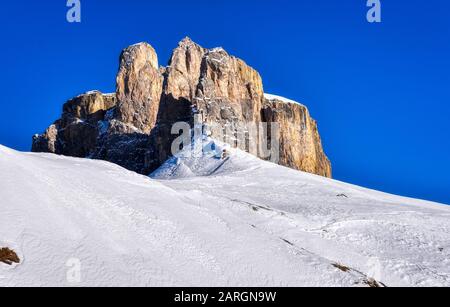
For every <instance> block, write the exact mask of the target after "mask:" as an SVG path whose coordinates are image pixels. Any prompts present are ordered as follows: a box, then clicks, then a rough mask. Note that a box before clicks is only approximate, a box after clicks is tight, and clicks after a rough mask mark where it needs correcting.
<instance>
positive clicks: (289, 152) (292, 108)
mask: <svg viewBox="0 0 450 307" xmlns="http://www.w3.org/2000/svg"><path fill="white" fill-rule="evenodd" d="M261 114H262V120H263V121H264V122H267V123H278V124H279V125H280V132H281V133H280V141H279V142H280V162H279V163H280V164H281V165H284V166H288V167H291V168H294V169H297V170H301V171H305V172H308V173H313V174H317V175H321V176H324V177H331V163H330V161H329V160H328V158H327V156H326V155H325V153H324V151H323V148H322V141H321V139H320V136H319V132H318V128H317V123H316V121H315V120H313V119H312V118H311V116H310V115H309V111H308V109H307V108H306V107H305V106H303V105H301V104H295V103H286V102H283V101H281V100H277V99H270V100H269V99H266V100H265V103H264V106H263V109H262V112H261Z"/></svg>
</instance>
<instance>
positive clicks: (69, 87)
mask: <svg viewBox="0 0 450 307" xmlns="http://www.w3.org/2000/svg"><path fill="white" fill-rule="evenodd" d="M381 4H382V23H380V24H369V23H368V22H367V20H366V13H367V10H368V8H367V7H366V0H339V1H338V0H308V1H306V0H296V1H294V0H291V1H286V0H272V1H271V0H258V1H256V0H227V1H203V0H190V1H178V0H172V1H156V0H155V1H152V0H148V1H144V0H127V1H125V0H122V1H119V0H81V5H82V8H81V9H82V11H81V12H82V22H81V23H80V24H69V23H68V22H67V21H66V12H67V10H68V8H67V7H66V0H57V1H38V0H34V1H32V0H28V1H23V0H22V1H12V0H9V1H2V3H1V5H0V31H1V37H0V56H1V72H0V90H1V95H0V144H3V145H5V146H9V147H12V148H15V149H18V150H22V151H29V150H30V146H31V137H32V135H33V134H35V133H37V132H43V131H44V129H45V128H46V127H47V126H48V125H49V124H51V123H52V122H53V121H54V120H56V119H57V118H58V117H59V116H60V113H61V107H62V104H63V103H64V102H65V101H66V100H67V99H68V98H71V97H72V96H74V95H77V94H80V93H82V92H85V91H87V90H91V89H98V90H101V91H103V92H114V89H115V74H116V72H117V67H118V57H119V54H120V51H121V50H122V49H123V48H124V47H126V46H128V45H130V44H134V43H137V42H141V41H147V42H149V43H151V44H152V45H153V46H154V47H155V49H156V50H157V52H158V54H159V59H160V63H161V64H164V65H165V64H166V63H167V61H168V59H169V56H170V53H171V51H172V49H173V48H175V47H176V44H177V43H178V41H179V40H181V39H182V38H183V37H184V36H190V37H191V38H192V39H193V40H194V41H196V42H198V43H199V44H201V45H203V46H205V47H216V46H222V47H224V48H225V49H226V50H227V51H228V52H229V53H231V54H233V55H236V56H238V57H240V58H242V59H244V60H245V61H246V62H247V63H248V64H250V65H251V66H253V67H255V68H256V69H257V70H258V71H259V72H260V73H261V75H262V77H263V79H264V85H265V90H266V92H268V93H272V94H278V95H282V96H286V97H288V98H291V99H295V100H298V101H300V102H302V103H304V104H306V105H307V106H308V107H309V109H310V111H311V113H312V115H313V117H314V118H315V119H317V120H318V122H319V129H320V133H321V136H322V140H323V144H324V147H325V151H326V153H327V154H328V156H329V157H330V159H331V161H332V163H333V169H334V177H335V178H336V179H338V180H342V181H346V182H350V183H354V184H358V185H362V186H366V187H370V188H374V189H378V190H383V191H386V192H391V193H395V194H401V195H405V196H411V197H416V198H422V199H429V200H434V201H439V202H443V203H446V204H450V144H449V143H450V142H449V135H450V124H449V119H450V105H449V103H450V3H449V2H448V1H447V0H426V1H425V0H381Z"/></svg>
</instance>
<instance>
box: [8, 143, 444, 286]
mask: <svg viewBox="0 0 450 307" xmlns="http://www.w3.org/2000/svg"><path fill="white" fill-rule="evenodd" d="M229 152H230V157H229V159H228V160H226V161H223V160H221V159H220V158H219V157H217V156H214V155H208V156H205V157H203V158H187V157H184V158H181V159H180V160H178V161H177V160H172V161H168V163H167V165H165V166H163V168H162V169H161V170H160V171H158V172H157V173H155V174H154V176H155V177H158V178H160V179H159V180H156V179H151V178H148V177H144V176H140V175H137V174H135V173H131V172H128V171H126V170H124V169H122V168H120V167H118V166H116V165H113V164H110V163H107V162H101V161H92V160H83V159H75V158H66V157H58V156H54V155H47V154H29V153H19V152H15V151H13V150H10V149H7V148H5V147H1V146H0V212H1V214H0V247H9V248H11V249H13V250H15V251H16V252H17V254H18V255H19V257H20V258H21V263H20V264H18V265H14V266H7V265H6V264H2V263H0V286H17V285H20V286H30V285H37V286H42V285H45V286H73V285H81V286H115V285H116V286H117V285H118V286H133V285H137V286H355V285H360V286H365V285H367V284H369V283H370V280H369V279H370V277H374V278H375V279H376V280H377V281H378V282H379V283H384V284H386V285H387V286H403V285H406V286H409V285H418V286H431V285H434V286H444V285H445V286H450V223H449V221H450V207H447V206H445V205H438V204H433V203H429V202H425V201H418V200H413V199H407V198H402V197H397V196H392V195H387V194H383V193H380V192H375V191H370V190H366V189H363V188H359V187H355V186H351V185H348V184H344V183H340V182H337V181H332V180H328V179H325V178H321V177H317V176H314V175H309V174H305V173H301V172H297V171H294V170H290V169H287V168H284V167H280V166H277V165H274V164H270V163H266V162H263V161H260V160H257V159H256V158H253V157H251V156H249V155H247V154H245V153H242V152H239V151H234V150H230V151H229ZM180 165H181V166H182V167H181V168H180V167H177V166H180ZM180 169H181V170H182V171H177V170H180ZM168 179H170V180H168ZM77 259H78V260H79V264H81V267H80V272H81V275H80V277H81V282H80V283H79V284H73V283H71V282H73V281H74V280H73V279H71V278H67V277H70V276H71V274H72V273H73V268H74V267H73V264H74V263H77V262H78V260H77ZM67 265H69V266H67ZM68 275H69V276H68ZM372 284H373V283H372Z"/></svg>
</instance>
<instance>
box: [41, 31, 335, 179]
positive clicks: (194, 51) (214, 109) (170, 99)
mask: <svg viewBox="0 0 450 307" xmlns="http://www.w3.org/2000/svg"><path fill="white" fill-rule="evenodd" d="M194 116H200V118H201V119H202V120H203V121H204V123H205V127H213V126H214V127H219V128H218V129H219V130H223V129H222V127H226V129H227V130H229V131H231V136H232V137H231V139H226V140H225V141H227V142H229V143H230V144H231V145H233V146H239V147H241V149H244V150H245V149H248V148H246V146H245V144H246V143H244V146H242V144H238V143H236V144H235V138H237V137H238V136H237V135H238V134H240V133H244V134H245V132H247V130H248V127H246V126H245V125H251V124H255V125H258V124H260V123H262V122H268V123H272V122H273V123H278V124H279V126H280V137H279V141H280V161H279V163H280V164H281V165H285V166H288V167H291V168H294V169H298V170H302V171H306V172H310V173H315V174H318V175H322V176H327V177H331V165H330V162H329V160H328V159H327V157H326V155H325V154H324V151H323V149H322V144H321V140H320V136H319V133H318V129H317V124H316V122H315V121H314V120H313V119H312V118H311V117H310V115H309V112H308V110H307V108H306V107H304V106H302V105H300V104H294V103H286V102H283V101H281V100H276V99H273V100H269V99H266V98H265V96H264V89H263V82H262V78H261V76H260V75H259V73H258V72H257V71H256V70H254V69H253V68H251V67H250V66H248V65H247V64H246V63H245V62H244V61H242V60H240V59H238V58H236V57H233V56H231V55H229V54H228V53H227V52H226V51H225V50H223V49H222V48H215V49H205V48H203V47H201V46H199V45H198V44H196V43H194V42H193V41H192V40H190V39H189V38H185V39H183V40H182V41H181V42H180V43H179V44H178V47H177V48H175V49H174V51H173V54H172V57H171V59H170V62H169V65H168V66H167V67H164V68H159V67H158V57H157V54H156V52H155V50H154V49H153V48H152V47H151V46H150V45H149V44H147V43H140V44H137V45H133V46H130V47H128V48H126V49H125V50H123V52H122V54H121V56H120V66H119V71H118V74H117V87H116V94H110V95H103V94H101V93H100V92H89V93H86V94H83V95H80V96H78V97H76V98H74V99H71V100H69V101H68V102H67V103H66V104H65V105H64V107H63V114H62V117H61V119H59V120H58V121H56V122H55V123H54V124H53V125H51V126H50V127H49V128H48V129H47V130H46V132H45V133H44V134H42V135H36V136H34V138H33V148H32V150H33V151H35V152H51V153H56V154H62V155H68V156H76V157H89V158H94V159H103V160H107V161H110V162H113V163H117V164H119V165H121V166H123V167H126V168H128V169H130V170H133V171H136V172H139V173H142V174H148V173H150V172H151V171H153V170H155V169H156V168H158V167H159V166H160V165H161V164H162V163H164V162H165V161H166V160H167V159H168V158H169V157H170V156H171V151H170V149H171V144H172V141H173V140H174V138H176V137H177V136H176V135H172V134H171V128H172V125H173V124H174V123H175V122H180V121H183V122H188V123H190V124H191V125H192V124H193V122H194ZM242 124H244V126H242ZM218 132H222V131H218V130H214V128H213V129H211V130H210V131H209V133H210V134H211V136H212V137H213V138H214V137H217V138H218V137H219V134H220V133H218ZM247 137H248V138H249V139H251V138H256V141H255V140H254V141H255V142H256V143H258V144H257V145H258V147H259V146H260V145H261V144H259V142H260V140H259V138H260V137H261V135H255V136H252V135H250V134H248V135H247ZM252 153H253V154H255V155H257V156H260V157H262V156H261V154H260V152H258V151H256V152H252Z"/></svg>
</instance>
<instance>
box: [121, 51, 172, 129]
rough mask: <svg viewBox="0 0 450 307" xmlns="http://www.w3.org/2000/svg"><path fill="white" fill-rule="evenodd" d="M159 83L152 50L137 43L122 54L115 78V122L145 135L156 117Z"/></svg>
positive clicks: (156, 62) (155, 60) (160, 81)
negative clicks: (131, 126)
mask: <svg viewBox="0 0 450 307" xmlns="http://www.w3.org/2000/svg"><path fill="white" fill-rule="evenodd" d="M162 83H163V77H162V75H161V73H160V71H159V68H158V57H157V55H156V52H155V50H154V49H153V47H151V46H150V45H149V44H147V43H140V44H137V45H134V46H131V47H128V48H126V49H125V50H124V51H122V55H121V57H120V68H119V72H118V74H117V90H116V93H117V99H118V102H119V103H118V106H117V119H118V120H119V121H121V122H124V123H127V124H132V125H133V126H135V127H136V128H138V129H139V130H141V131H143V132H144V133H149V132H150V131H151V130H152V129H153V127H154V126H155V123H156V119H157V116H158V108H159V100H160V98H161V92H162Z"/></svg>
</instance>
